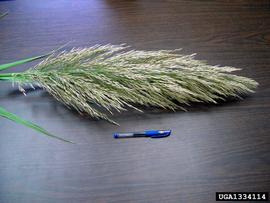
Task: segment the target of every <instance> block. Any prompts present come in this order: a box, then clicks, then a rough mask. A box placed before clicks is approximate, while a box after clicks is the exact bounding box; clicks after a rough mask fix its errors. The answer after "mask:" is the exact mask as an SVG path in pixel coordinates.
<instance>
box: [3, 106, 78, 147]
mask: <svg viewBox="0 0 270 203" xmlns="http://www.w3.org/2000/svg"><path fill="white" fill-rule="evenodd" d="M0 116H1V117H4V118H6V119H9V120H11V121H14V122H16V123H18V124H21V125H24V126H26V127H29V128H32V129H33V130H35V131H37V132H40V133H42V134H44V135H47V136H49V137H52V138H55V139H58V140H61V141H64V142H68V143H73V142H71V141H69V140H66V139H64V138H61V137H58V136H55V135H53V134H51V133H49V132H48V131H46V130H45V129H44V128H42V127H40V126H38V125H36V124H34V123H32V122H29V121H27V120H24V119H22V118H20V117H18V116H16V115H15V114H13V113H11V112H8V111H6V110H5V109H3V108H2V107H0Z"/></svg>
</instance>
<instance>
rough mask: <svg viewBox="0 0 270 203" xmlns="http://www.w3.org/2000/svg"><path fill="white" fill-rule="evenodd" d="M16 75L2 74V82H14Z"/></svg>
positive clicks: (0, 77) (0, 75)
mask: <svg viewBox="0 0 270 203" xmlns="http://www.w3.org/2000/svg"><path fill="white" fill-rule="evenodd" d="M14 74H16V73H1V74H0V80H12V79H14Z"/></svg>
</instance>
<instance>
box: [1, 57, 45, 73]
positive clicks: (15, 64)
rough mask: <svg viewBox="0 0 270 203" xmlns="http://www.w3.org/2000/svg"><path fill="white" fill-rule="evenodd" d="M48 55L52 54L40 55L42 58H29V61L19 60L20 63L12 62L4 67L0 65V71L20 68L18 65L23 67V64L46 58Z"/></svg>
mask: <svg viewBox="0 0 270 203" xmlns="http://www.w3.org/2000/svg"><path fill="white" fill-rule="evenodd" d="M48 55H50V53H49V54H44V55H40V56H35V57H31V58H27V59H22V60H18V61H15V62H11V63H6V64H2V65H0V71H3V70H7V69H9V68H12V67H15V66H18V65H22V64H25V63H29V62H32V61H35V60H38V59H41V58H44V57H46V56H48Z"/></svg>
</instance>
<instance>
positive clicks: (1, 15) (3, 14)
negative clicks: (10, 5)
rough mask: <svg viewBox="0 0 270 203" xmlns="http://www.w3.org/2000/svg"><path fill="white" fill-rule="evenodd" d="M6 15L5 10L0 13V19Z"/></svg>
mask: <svg viewBox="0 0 270 203" xmlns="http://www.w3.org/2000/svg"><path fill="white" fill-rule="evenodd" d="M7 15H8V12H5V13H2V14H0V19H1V18H4V17H5V16H7Z"/></svg>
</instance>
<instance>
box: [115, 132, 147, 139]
mask: <svg viewBox="0 0 270 203" xmlns="http://www.w3.org/2000/svg"><path fill="white" fill-rule="evenodd" d="M131 137H146V135H145V134H144V133H115V134H114V138H131Z"/></svg>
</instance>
